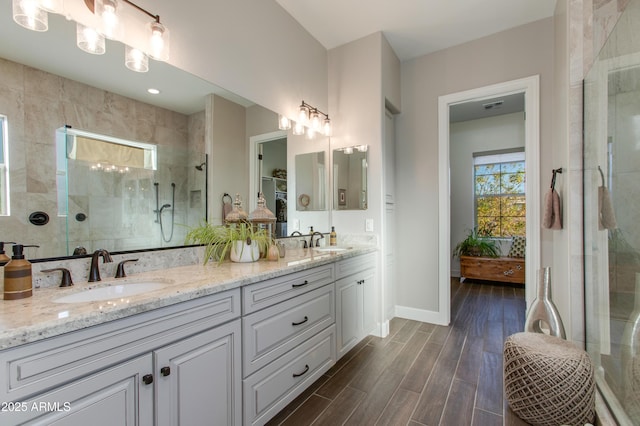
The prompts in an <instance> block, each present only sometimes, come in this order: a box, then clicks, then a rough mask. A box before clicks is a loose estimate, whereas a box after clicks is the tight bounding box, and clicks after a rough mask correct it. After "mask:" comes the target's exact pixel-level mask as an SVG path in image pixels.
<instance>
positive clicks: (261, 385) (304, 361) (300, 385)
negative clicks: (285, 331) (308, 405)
mask: <svg viewBox="0 0 640 426" xmlns="http://www.w3.org/2000/svg"><path fill="white" fill-rule="evenodd" d="M335 352H336V350H335V326H331V327H329V328H327V329H325V330H323V331H322V332H320V333H318V334H317V335H316V336H314V337H313V338H311V339H309V340H307V341H306V342H304V343H303V344H301V345H300V346H298V347H297V348H296V349H294V350H293V351H291V352H289V353H287V354H286V355H285V356H283V357H281V358H279V359H277V360H276V361H274V362H273V363H271V364H269V365H268V366H266V367H265V368H263V369H262V370H260V371H258V372H257V373H255V374H253V375H252V376H250V377H248V378H247V379H245V380H244V381H243V386H242V387H243V396H244V424H251V425H254V424H264V423H266V422H267V421H268V420H269V419H270V418H271V417H273V416H274V415H275V414H277V413H278V412H279V411H280V410H281V409H282V408H284V407H285V406H286V405H287V404H289V403H290V402H291V401H293V399H294V398H295V397H297V396H298V395H300V394H301V393H302V392H303V391H304V390H305V389H306V388H307V387H309V385H311V384H312V383H313V382H314V381H315V380H317V379H318V378H319V377H320V376H321V375H322V374H324V373H325V372H326V371H327V370H328V369H329V368H330V367H331V366H332V365H333V364H334V363H335Z"/></svg>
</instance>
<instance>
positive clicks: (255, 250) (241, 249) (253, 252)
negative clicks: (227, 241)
mask: <svg viewBox="0 0 640 426" xmlns="http://www.w3.org/2000/svg"><path fill="white" fill-rule="evenodd" d="M229 256H230V258H231V261H232V262H255V261H257V260H259V259H260V247H258V243H257V242H256V241H251V244H247V242H246V241H244V240H238V241H234V242H233V244H232V245H231V253H230V255H229Z"/></svg>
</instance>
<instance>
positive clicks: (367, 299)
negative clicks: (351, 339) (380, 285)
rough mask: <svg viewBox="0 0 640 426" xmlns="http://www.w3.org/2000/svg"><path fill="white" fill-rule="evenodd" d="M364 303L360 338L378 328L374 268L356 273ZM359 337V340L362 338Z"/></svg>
mask: <svg viewBox="0 0 640 426" xmlns="http://www.w3.org/2000/svg"><path fill="white" fill-rule="evenodd" d="M356 277H357V280H358V283H359V287H360V291H361V296H360V297H361V299H360V300H361V303H362V310H361V312H362V320H361V321H362V329H361V334H360V339H361V338H363V337H365V336H366V335H367V334H369V333H371V332H372V331H373V330H374V329H375V328H376V305H377V304H376V290H375V289H376V285H375V279H376V275H375V272H374V271H373V270H370V271H363V272H362V273H360V274H358V275H356ZM360 339H358V340H360Z"/></svg>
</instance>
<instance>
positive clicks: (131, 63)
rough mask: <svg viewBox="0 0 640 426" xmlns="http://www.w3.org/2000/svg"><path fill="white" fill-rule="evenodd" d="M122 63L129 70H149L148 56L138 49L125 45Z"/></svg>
mask: <svg viewBox="0 0 640 426" xmlns="http://www.w3.org/2000/svg"><path fill="white" fill-rule="evenodd" d="M124 64H125V65H126V66H127V68H129V69H130V70H131V71H135V72H147V71H149V57H148V56H147V55H146V54H145V53H144V52H143V51H142V50H140V49H136V48H135V47H131V46H125V60H124Z"/></svg>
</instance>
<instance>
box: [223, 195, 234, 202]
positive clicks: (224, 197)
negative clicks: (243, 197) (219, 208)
mask: <svg viewBox="0 0 640 426" xmlns="http://www.w3.org/2000/svg"><path fill="white" fill-rule="evenodd" d="M226 198H229V203H232V202H233V198H231V195H229V194H227V193H226V192H225V193H224V195H223V196H222V204H227V201H226Z"/></svg>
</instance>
